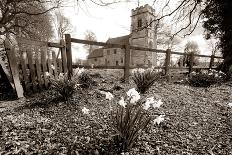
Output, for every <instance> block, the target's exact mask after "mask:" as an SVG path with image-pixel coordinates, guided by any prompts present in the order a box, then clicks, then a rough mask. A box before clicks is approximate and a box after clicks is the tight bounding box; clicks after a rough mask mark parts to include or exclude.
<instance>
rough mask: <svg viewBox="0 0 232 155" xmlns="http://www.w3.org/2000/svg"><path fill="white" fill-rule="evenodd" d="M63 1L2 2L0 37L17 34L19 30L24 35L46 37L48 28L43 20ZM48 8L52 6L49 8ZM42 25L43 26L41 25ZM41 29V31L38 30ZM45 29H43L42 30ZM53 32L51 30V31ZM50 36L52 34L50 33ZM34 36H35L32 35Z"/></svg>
mask: <svg viewBox="0 0 232 155" xmlns="http://www.w3.org/2000/svg"><path fill="white" fill-rule="evenodd" d="M60 3H61V0H55V1H50V0H48V1H44V0H11V1H7V0H3V1H1V2H0V14H1V16H0V29H1V31H0V35H6V34H16V33H17V31H18V30H19V31H20V32H21V33H22V34H23V35H30V34H31V32H32V33H33V34H36V35H39V36H41V32H42V34H44V35H46V32H44V30H46V28H47V26H48V25H49V24H48V22H47V21H46V22H45V23H46V24H44V22H41V21H44V20H43V19H46V18H47V17H46V16H47V15H48V14H47V13H48V12H49V11H51V10H53V9H55V8H58V7H59V6H60ZM47 6H50V7H49V8H47ZM41 23H42V24H41ZM37 28H39V29H37ZM42 28H43V29H42ZM50 30H51V29H50ZM49 34H50V33H49ZM30 36H33V35H30Z"/></svg>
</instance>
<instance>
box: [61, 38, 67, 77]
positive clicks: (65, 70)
mask: <svg viewBox="0 0 232 155" xmlns="http://www.w3.org/2000/svg"><path fill="white" fill-rule="evenodd" d="M60 44H61V45H63V46H64V47H62V48H60V51H61V59H62V68H63V73H67V70H68V69H67V57H66V53H65V52H66V50H65V48H66V46H65V42H64V40H63V39H62V40H60Z"/></svg>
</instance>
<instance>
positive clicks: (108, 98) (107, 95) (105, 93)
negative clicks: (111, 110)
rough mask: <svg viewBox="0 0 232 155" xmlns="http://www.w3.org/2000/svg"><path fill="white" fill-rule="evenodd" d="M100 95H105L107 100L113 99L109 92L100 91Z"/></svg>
mask: <svg viewBox="0 0 232 155" xmlns="http://www.w3.org/2000/svg"><path fill="white" fill-rule="evenodd" d="M100 93H101V94H103V95H105V96H106V99H107V100H112V99H113V98H114V96H113V94H111V93H110V92H105V91H100Z"/></svg>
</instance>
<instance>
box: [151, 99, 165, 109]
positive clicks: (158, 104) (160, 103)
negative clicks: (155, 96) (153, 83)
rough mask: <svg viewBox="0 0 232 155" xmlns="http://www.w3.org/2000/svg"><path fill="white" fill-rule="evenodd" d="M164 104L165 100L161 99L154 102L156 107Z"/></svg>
mask: <svg viewBox="0 0 232 155" xmlns="http://www.w3.org/2000/svg"><path fill="white" fill-rule="evenodd" d="M162 104H163V102H162V101H161V99H159V100H158V101H156V102H155V103H153V107H154V108H159V107H160V106H161V105H162Z"/></svg>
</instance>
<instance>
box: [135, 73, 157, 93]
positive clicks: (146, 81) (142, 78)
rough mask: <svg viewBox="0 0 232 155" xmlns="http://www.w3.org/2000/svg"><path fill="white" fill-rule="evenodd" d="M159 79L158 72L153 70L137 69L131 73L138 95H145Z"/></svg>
mask: <svg viewBox="0 0 232 155" xmlns="http://www.w3.org/2000/svg"><path fill="white" fill-rule="evenodd" d="M160 77H161V73H160V72H156V71H155V70H154V69H153V68H149V69H146V70H144V69H137V70H135V71H134V72H133V73H132V80H133V81H134V83H135V84H136V86H137V90H138V91H139V92H140V93H142V94H143V93H145V92H146V91H147V90H148V89H149V88H150V87H151V86H152V85H153V84H154V82H155V81H157V80H159V79H160Z"/></svg>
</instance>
